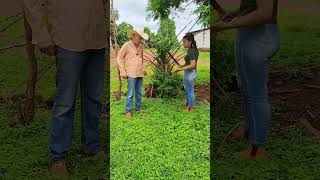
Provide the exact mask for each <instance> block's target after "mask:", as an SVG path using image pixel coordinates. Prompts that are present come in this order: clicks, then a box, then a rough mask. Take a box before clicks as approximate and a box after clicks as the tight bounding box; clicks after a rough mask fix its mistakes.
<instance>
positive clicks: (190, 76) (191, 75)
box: [183, 69, 198, 108]
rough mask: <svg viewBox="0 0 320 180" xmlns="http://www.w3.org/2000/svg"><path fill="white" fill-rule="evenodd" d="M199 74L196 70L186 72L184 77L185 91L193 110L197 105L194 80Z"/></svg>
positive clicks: (189, 105) (188, 103)
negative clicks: (195, 104)
mask: <svg viewBox="0 0 320 180" xmlns="http://www.w3.org/2000/svg"><path fill="white" fill-rule="evenodd" d="M197 76H198V73H197V70H196V69H192V70H185V71H184V77H183V84H184V90H185V95H186V101H187V105H188V107H189V108H193V106H194V103H195V99H196V98H195V95H194V80H195V79H196V78H197Z"/></svg>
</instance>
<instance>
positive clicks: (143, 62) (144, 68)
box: [141, 45, 147, 71]
mask: <svg viewBox="0 0 320 180" xmlns="http://www.w3.org/2000/svg"><path fill="white" fill-rule="evenodd" d="M141 49H142V52H141V58H142V68H143V70H144V71H145V70H146V65H147V63H146V62H145V61H144V58H143V55H144V46H143V45H142V46H141Z"/></svg>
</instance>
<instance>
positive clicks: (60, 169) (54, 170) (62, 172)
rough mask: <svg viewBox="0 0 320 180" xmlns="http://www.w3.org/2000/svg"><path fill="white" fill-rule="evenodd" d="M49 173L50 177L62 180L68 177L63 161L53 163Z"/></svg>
mask: <svg viewBox="0 0 320 180" xmlns="http://www.w3.org/2000/svg"><path fill="white" fill-rule="evenodd" d="M49 171H50V173H51V174H52V176H53V177H56V178H64V177H68V176H69V172H68V170H67V166H66V161H65V160H58V161H53V162H52V164H51V166H50V168H49Z"/></svg>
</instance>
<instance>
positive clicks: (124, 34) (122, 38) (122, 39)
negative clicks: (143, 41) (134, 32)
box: [111, 22, 133, 48]
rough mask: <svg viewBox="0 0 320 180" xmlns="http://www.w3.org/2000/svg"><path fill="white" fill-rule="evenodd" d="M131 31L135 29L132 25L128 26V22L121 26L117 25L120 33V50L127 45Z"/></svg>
mask: <svg viewBox="0 0 320 180" xmlns="http://www.w3.org/2000/svg"><path fill="white" fill-rule="evenodd" d="M130 29H133V26H132V25H131V24H128V23H126V22H122V23H121V24H119V25H117V32H118V37H117V38H118V45H119V48H120V47H121V46H122V45H123V44H124V43H126V42H127V41H128V40H129V38H128V35H127V33H128V31H129V30H130ZM113 33H114V32H113V30H112V31H111V40H112V42H114V35H113ZM112 44H113V43H112Z"/></svg>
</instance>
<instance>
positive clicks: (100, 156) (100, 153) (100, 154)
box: [94, 151, 107, 159]
mask: <svg viewBox="0 0 320 180" xmlns="http://www.w3.org/2000/svg"><path fill="white" fill-rule="evenodd" d="M94 157H95V158H97V159H106V157H107V156H106V153H104V151H99V152H98V153H97V154H95V155H94Z"/></svg>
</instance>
